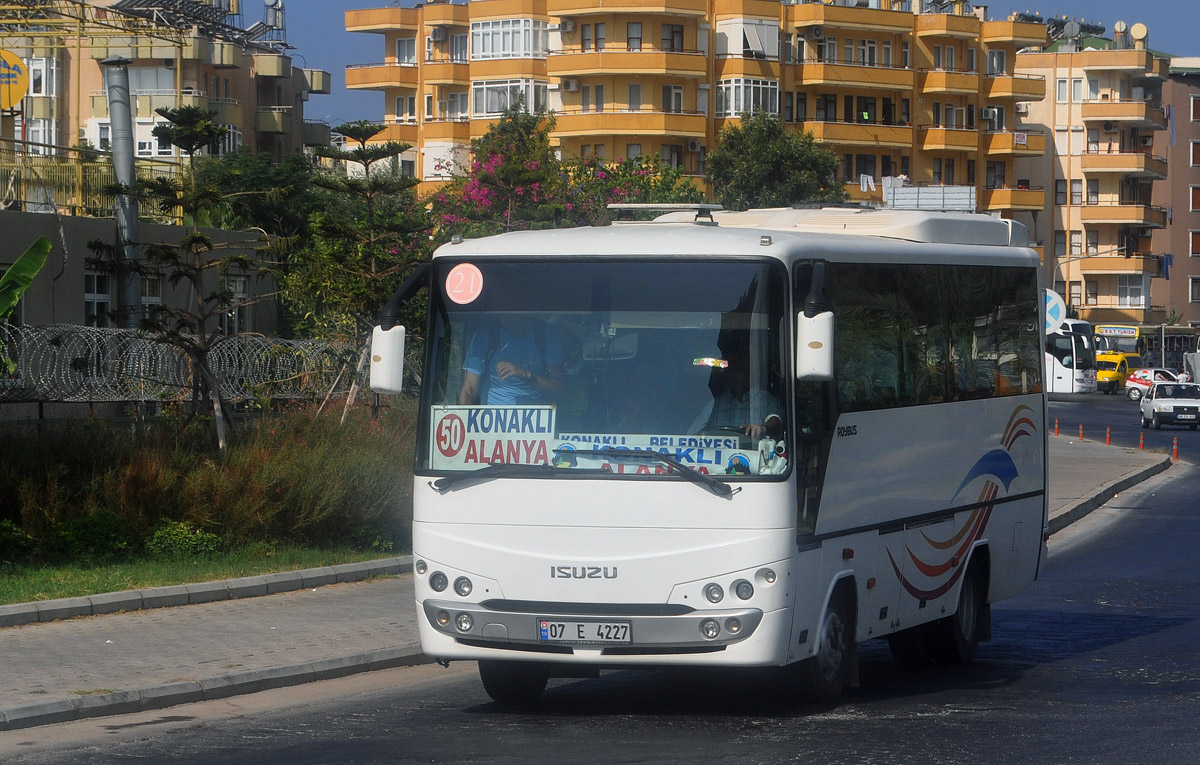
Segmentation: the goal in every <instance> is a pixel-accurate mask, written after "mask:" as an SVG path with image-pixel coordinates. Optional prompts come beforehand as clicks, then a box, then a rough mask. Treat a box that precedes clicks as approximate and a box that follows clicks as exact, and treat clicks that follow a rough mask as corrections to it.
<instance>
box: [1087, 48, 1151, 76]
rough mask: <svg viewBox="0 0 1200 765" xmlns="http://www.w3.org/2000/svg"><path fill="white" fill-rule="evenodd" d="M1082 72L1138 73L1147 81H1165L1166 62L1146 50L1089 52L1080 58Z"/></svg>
mask: <svg viewBox="0 0 1200 765" xmlns="http://www.w3.org/2000/svg"><path fill="white" fill-rule="evenodd" d="M1082 60H1083V63H1082V64H1081V65H1080V67H1079V68H1080V69H1082V70H1083V71H1084V72H1138V73H1140V74H1141V75H1142V76H1143V77H1145V78H1147V79H1166V77H1167V62H1166V60H1164V59H1161V58H1156V57H1155V56H1154V54H1153V53H1151V52H1150V51H1148V50H1094V51H1092V50H1090V51H1088V52H1087V55H1086V56H1083V58H1082Z"/></svg>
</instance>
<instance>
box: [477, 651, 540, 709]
mask: <svg viewBox="0 0 1200 765" xmlns="http://www.w3.org/2000/svg"><path fill="white" fill-rule="evenodd" d="M549 677H550V676H549V674H548V673H547V672H546V669H545V668H544V667H542V666H540V665H538V664H532V663H530V662H524V661H498V660H490V659H484V660H481V661H480V662H479V679H480V680H482V681H483V689H484V690H485V691H487V695H488V696H491V697H492V701H495V702H496V703H497V704H502V705H504V706H512V707H525V706H531V705H533V704H536V703H537V701H538V699H540V698H541V697H542V691H544V690H546V682H547V680H549Z"/></svg>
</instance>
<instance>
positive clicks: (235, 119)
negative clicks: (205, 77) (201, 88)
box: [208, 98, 244, 125]
mask: <svg viewBox="0 0 1200 765" xmlns="http://www.w3.org/2000/svg"><path fill="white" fill-rule="evenodd" d="M208 110H209V111H210V112H216V114H217V118H216V120H215V121H216V123H217V124H218V125H241V124H244V118H243V116H242V113H243V110H242V102H241V101H239V100H237V99H236V98H210V99H208Z"/></svg>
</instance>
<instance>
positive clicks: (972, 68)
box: [967, 46, 979, 72]
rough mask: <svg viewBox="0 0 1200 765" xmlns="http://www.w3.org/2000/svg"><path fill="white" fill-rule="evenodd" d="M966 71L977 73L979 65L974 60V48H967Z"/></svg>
mask: <svg viewBox="0 0 1200 765" xmlns="http://www.w3.org/2000/svg"><path fill="white" fill-rule="evenodd" d="M967 71H968V72H978V71H979V63H978V61H977V60H976V51H975V49H974V48H972V47H970V46H967Z"/></svg>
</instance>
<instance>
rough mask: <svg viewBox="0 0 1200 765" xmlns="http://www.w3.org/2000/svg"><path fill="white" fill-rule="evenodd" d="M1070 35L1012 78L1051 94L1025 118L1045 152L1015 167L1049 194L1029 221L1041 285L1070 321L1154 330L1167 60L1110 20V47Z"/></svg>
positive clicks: (1024, 59)
mask: <svg viewBox="0 0 1200 765" xmlns="http://www.w3.org/2000/svg"><path fill="white" fill-rule="evenodd" d="M1077 30H1078V25H1076V29H1075V30H1070V29H1069V30H1068V34H1067V35H1066V36H1064V37H1063V38H1061V39H1059V40H1057V41H1055V43H1053V44H1051V45H1048V46H1047V47H1046V48H1045V49H1044V50H1042V51H1038V52H1032V51H1024V52H1021V53H1019V54H1018V55H1017V62H1016V72H1017V73H1018V74H1022V75H1029V76H1037V77H1044V78H1045V80H1046V82H1047V83H1048V85H1049V87H1050V91H1051V93H1050V95H1049V96H1048V97H1047V98H1046V99H1045V100H1043V101H1040V102H1030V103H1029V106H1028V112H1029V113H1028V115H1027V120H1028V121H1029V122H1031V123H1035V124H1040V125H1043V126H1045V129H1046V131H1047V132H1048V133H1050V134H1052V135H1053V138H1052V140H1051V142H1050V145H1051V150H1049V151H1047V152H1046V155H1045V156H1044V157H1039V158H1036V159H1023V160H1018V162H1017V166H1018V172H1019V173H1020V174H1022V175H1024V176H1027V177H1029V178H1030V179H1031V182H1032V184H1034V185H1038V186H1044V187H1045V188H1046V189H1047V190H1048V191H1049V192H1050V193H1048V194H1047V197H1046V204H1045V208H1044V210H1043V212H1042V213H1041V214H1040V215H1039V216H1037V219H1036V222H1035V232H1036V233H1035V236H1036V237H1037V238H1039V239H1041V240H1042V241H1044V242H1045V244H1046V248H1045V264H1046V283H1047V284H1053V285H1054V289H1055V290H1056V291H1057V292H1058V293H1059V294H1060V295H1061V296H1062V297H1063V299H1064V300H1065V301H1066V302H1067V305H1068V309H1069V310H1070V311H1071V312H1072V314H1073V315H1075V316H1077V317H1079V318H1081V319H1085V320H1087V321H1091V322H1115V321H1121V322H1136V323H1139V324H1157V323H1160V322H1162V321H1164V320H1165V319H1166V315H1167V311H1166V309H1165V307H1164V306H1163V305H1162V304H1161V303H1156V302H1154V301H1152V300H1151V294H1152V282H1157V281H1159V280H1160V277H1161V276H1162V275H1163V262H1164V257H1163V253H1164V250H1163V249H1162V248H1161V244H1162V241H1163V239H1162V237H1163V234H1162V232H1163V230H1164V229H1166V227H1167V225H1168V223H1169V222H1170V219H1169V214H1168V210H1167V208H1166V207H1165V206H1164V205H1163V203H1162V202H1161V201H1160V200H1159V197H1160V195H1159V194H1158V192H1156V191H1155V182H1156V181H1162V180H1163V179H1165V178H1166V177H1167V167H1168V160H1167V158H1166V156H1165V154H1166V152H1167V146H1166V143H1167V142H1166V140H1165V136H1164V134H1163V133H1162V132H1161V131H1164V130H1165V129H1166V127H1167V118H1166V111H1165V109H1164V107H1163V85H1164V83H1165V82H1166V79H1167V73H1168V70H1167V59H1166V58H1165V57H1163V56H1162V55H1161V54H1156V53H1154V52H1153V51H1152V50H1150V49H1149V47H1148V41H1147V38H1148V30H1147V29H1146V27H1145V26H1144V25H1142V24H1134V25H1133V26H1132V27H1130V26H1128V25H1126V24H1125V23H1123V22H1117V23H1116V24H1115V25H1114V26H1113V33H1114V36H1113V39H1111V40H1109V39H1104V38H1101V37H1095V36H1086V35H1080V34H1078V31H1077ZM1070 32H1076V33H1075V34H1070ZM1155 232H1159V233H1158V234H1156V233H1155Z"/></svg>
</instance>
